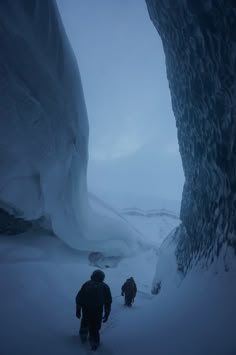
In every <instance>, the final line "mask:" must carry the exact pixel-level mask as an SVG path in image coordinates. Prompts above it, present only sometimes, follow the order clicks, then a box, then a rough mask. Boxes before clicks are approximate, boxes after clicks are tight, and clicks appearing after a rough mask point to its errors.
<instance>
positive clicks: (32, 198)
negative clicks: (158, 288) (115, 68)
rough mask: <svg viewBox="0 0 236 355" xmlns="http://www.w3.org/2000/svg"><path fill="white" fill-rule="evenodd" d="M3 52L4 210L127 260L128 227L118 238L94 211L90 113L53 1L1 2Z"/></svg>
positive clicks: (0, 141) (0, 151)
mask: <svg viewBox="0 0 236 355" xmlns="http://www.w3.org/2000/svg"><path fill="white" fill-rule="evenodd" d="M0 53H1V56H0V117H1V120H0V171H1V175H0V208H2V209H3V210H5V211H7V212H10V213H11V214H13V215H14V216H16V217H21V218H23V219H25V220H37V219H39V218H42V217H43V218H46V219H47V221H48V225H49V226H50V225H51V228H52V230H53V231H54V232H55V233H56V234H57V235H58V236H59V237H60V238H61V239H63V240H64V241H65V242H66V243H67V244H69V245H70V246H72V247H76V248H79V249H85V250H93V251H94V249H95V251H97V250H98V251H104V250H105V251H106V250H110V251H112V250H113V251H115V252H116V253H117V254H120V253H124V252H125V251H124V249H125V247H127V244H129V241H128V239H129V231H128V230H127V228H126V227H124V226H122V227H121V228H123V229H122V231H121V230H119V231H117V233H115V234H112V233H111V224H112V221H111V219H109V218H108V217H104V218H103V219H99V218H98V217H97V214H96V213H94V212H93V211H92V210H91V209H90V206H89V202H88V196H87V185H86V169H87V160H88V133H89V129H88V119H87V112H86V107H85V102H84V96H83V90H82V85H81V80H80V75H79V70H78V67H77V63H76V60H75V57H74V54H73V52H72V50H71V47H70V44H69V42H68V39H67V37H66V34H65V31H64V28H63V25H62V22H61V19H60V16H59V13H58V10H57V6H56V3H55V1H54V0H50V1H42V0H30V1H28V0H14V1H11V0H3V1H1V2H0ZM92 218H93V219H92ZM107 224H109V228H107ZM118 224H119V223H118ZM119 232H120V235H118V234H119ZM126 237H127V242H126ZM111 239H118V241H116V242H114V241H113V240H112V241H111ZM104 240H106V243H103V242H102V241H104ZM120 240H122V241H121V242H120ZM109 242H111V245H112V246H110V244H109ZM114 243H115V246H114ZM109 246H110V247H109ZM127 248H129V245H128V247H127Z"/></svg>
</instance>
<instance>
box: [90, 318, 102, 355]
mask: <svg viewBox="0 0 236 355" xmlns="http://www.w3.org/2000/svg"><path fill="white" fill-rule="evenodd" d="M101 322H102V312H97V313H94V314H93V315H92V317H91V319H90V322H89V342H90V344H91V347H92V348H95V349H96V348H97V347H98V346H99V344H100V334H99V331H100V329H101Z"/></svg>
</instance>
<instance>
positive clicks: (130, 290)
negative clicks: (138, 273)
mask: <svg viewBox="0 0 236 355" xmlns="http://www.w3.org/2000/svg"><path fill="white" fill-rule="evenodd" d="M121 292H122V295H126V296H130V297H132V298H134V297H135V296H136V293H137V286H136V283H135V281H134V279H133V278H129V279H127V280H126V281H125V283H124V284H123V286H122V288H121Z"/></svg>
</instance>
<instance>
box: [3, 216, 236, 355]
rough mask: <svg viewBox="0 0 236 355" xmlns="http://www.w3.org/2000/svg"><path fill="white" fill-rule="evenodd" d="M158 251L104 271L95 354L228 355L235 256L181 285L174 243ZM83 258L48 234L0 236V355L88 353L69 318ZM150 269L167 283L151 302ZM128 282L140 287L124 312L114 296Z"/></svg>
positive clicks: (234, 347)
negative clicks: (108, 304) (104, 318)
mask: <svg viewBox="0 0 236 355" xmlns="http://www.w3.org/2000/svg"><path fill="white" fill-rule="evenodd" d="M142 218H143V217H142ZM148 220H149V219H147V230H148ZM142 223H144V222H143V221H142ZM165 232H167V230H165ZM160 237H161V236H160ZM146 239H148V234H146ZM158 245H159V241H158V238H157V246H156V247H158ZM163 245H164V250H162V253H161V254H160V253H158V255H159V256H157V252H156V248H151V247H150V248H149V249H146V250H143V251H141V250H140V251H139V252H138V253H137V254H136V255H133V256H132V257H128V258H124V259H122V260H121V262H120V263H119V264H118V265H117V267H115V268H108V269H106V270H105V273H106V282H107V283H108V284H109V286H110V287H111V291H112V295H113V305H112V312H111V315H110V318H109V320H108V322H107V323H106V324H104V325H103V326H102V330H101V338H102V344H101V347H100V349H99V350H98V353H100V354H104V355H106V354H107V355H108V354H109V355H111V354H113V355H121V354H124V355H130V354H141V355H144V354H145V355H146V354H153V355H154V354H160V355H179V354H181V355H234V354H235V353H236V338H235V335H234V332H235V329H236V306H235V296H236V287H235V277H236V267H235V261H234V257H233V256H232V258H231V259H230V258H227V260H231V264H229V265H227V268H225V267H222V265H224V260H223V258H222V260H221V259H220V260H219V262H218V264H214V265H213V266H212V267H211V269H209V270H208V272H204V271H203V270H200V269H196V270H194V271H192V272H190V273H189V274H188V276H187V277H186V279H184V280H182V279H181V278H180V277H178V275H177V274H176V265H175V261H174V254H173V251H174V249H173V248H174V245H173V243H166V242H165V244H163ZM162 249H163V247H162ZM87 257H88V253H87V252H79V251H76V250H73V249H70V248H69V247H68V246H66V245H65V244H63V242H62V241H60V240H59V239H58V238H56V237H54V236H51V235H39V234H36V233H34V234H32V233H31V234H30V233H29V234H25V235H17V236H11V237H9V236H1V237H0V284H1V303H0V315H1V316H0V354H4V355H15V354H17V355H18V354H24V355H28V354H29V355H32V354H33V355H45V354H50V355H51V354H55V355H60V354H61V355H69V354H71V355H73V354H81V355H82V354H85V355H86V354H89V353H90V350H89V347H88V346H82V345H81V344H80V341H79V338H78V330H79V323H80V322H79V321H78V320H77V319H76V318H75V295H76V293H77V291H78V289H79V288H80V286H81V285H82V283H83V282H84V281H85V280H87V279H88V278H89V277H90V275H91V273H92V271H93V270H94V267H93V266H91V265H89V263H88V258H87ZM158 258H159V260H158V263H159V266H158V263H157V259H158ZM156 264H157V273H158V268H159V271H161V273H162V276H163V275H164V276H165V277H164V279H165V282H164V283H163V285H162V290H161V293H160V294H159V295H156V296H154V295H152V294H151V287H152V281H153V279H154V277H155V270H156ZM226 270H228V271H226ZM129 276H133V277H134V278H135V280H136V282H137V286H138V294H137V297H136V300H135V304H134V306H133V308H132V309H127V308H125V307H124V305H123V299H122V297H121V296H120V288H121V285H122V283H123V282H124V280H125V279H126V278H127V277H129Z"/></svg>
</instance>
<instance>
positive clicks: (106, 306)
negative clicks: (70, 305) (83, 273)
mask: <svg viewBox="0 0 236 355" xmlns="http://www.w3.org/2000/svg"><path fill="white" fill-rule="evenodd" d="M111 303H112V296H111V291H110V288H109V286H108V285H107V284H106V283H105V282H98V281H93V280H90V281H87V282H85V283H84V284H83V286H82V287H81V289H80V291H79V292H78V294H77V296H76V306H77V309H81V308H82V309H83V308H86V309H90V310H92V311H95V312H96V311H99V310H103V311H104V313H105V316H107V317H108V316H109V314H110V311H111Z"/></svg>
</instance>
